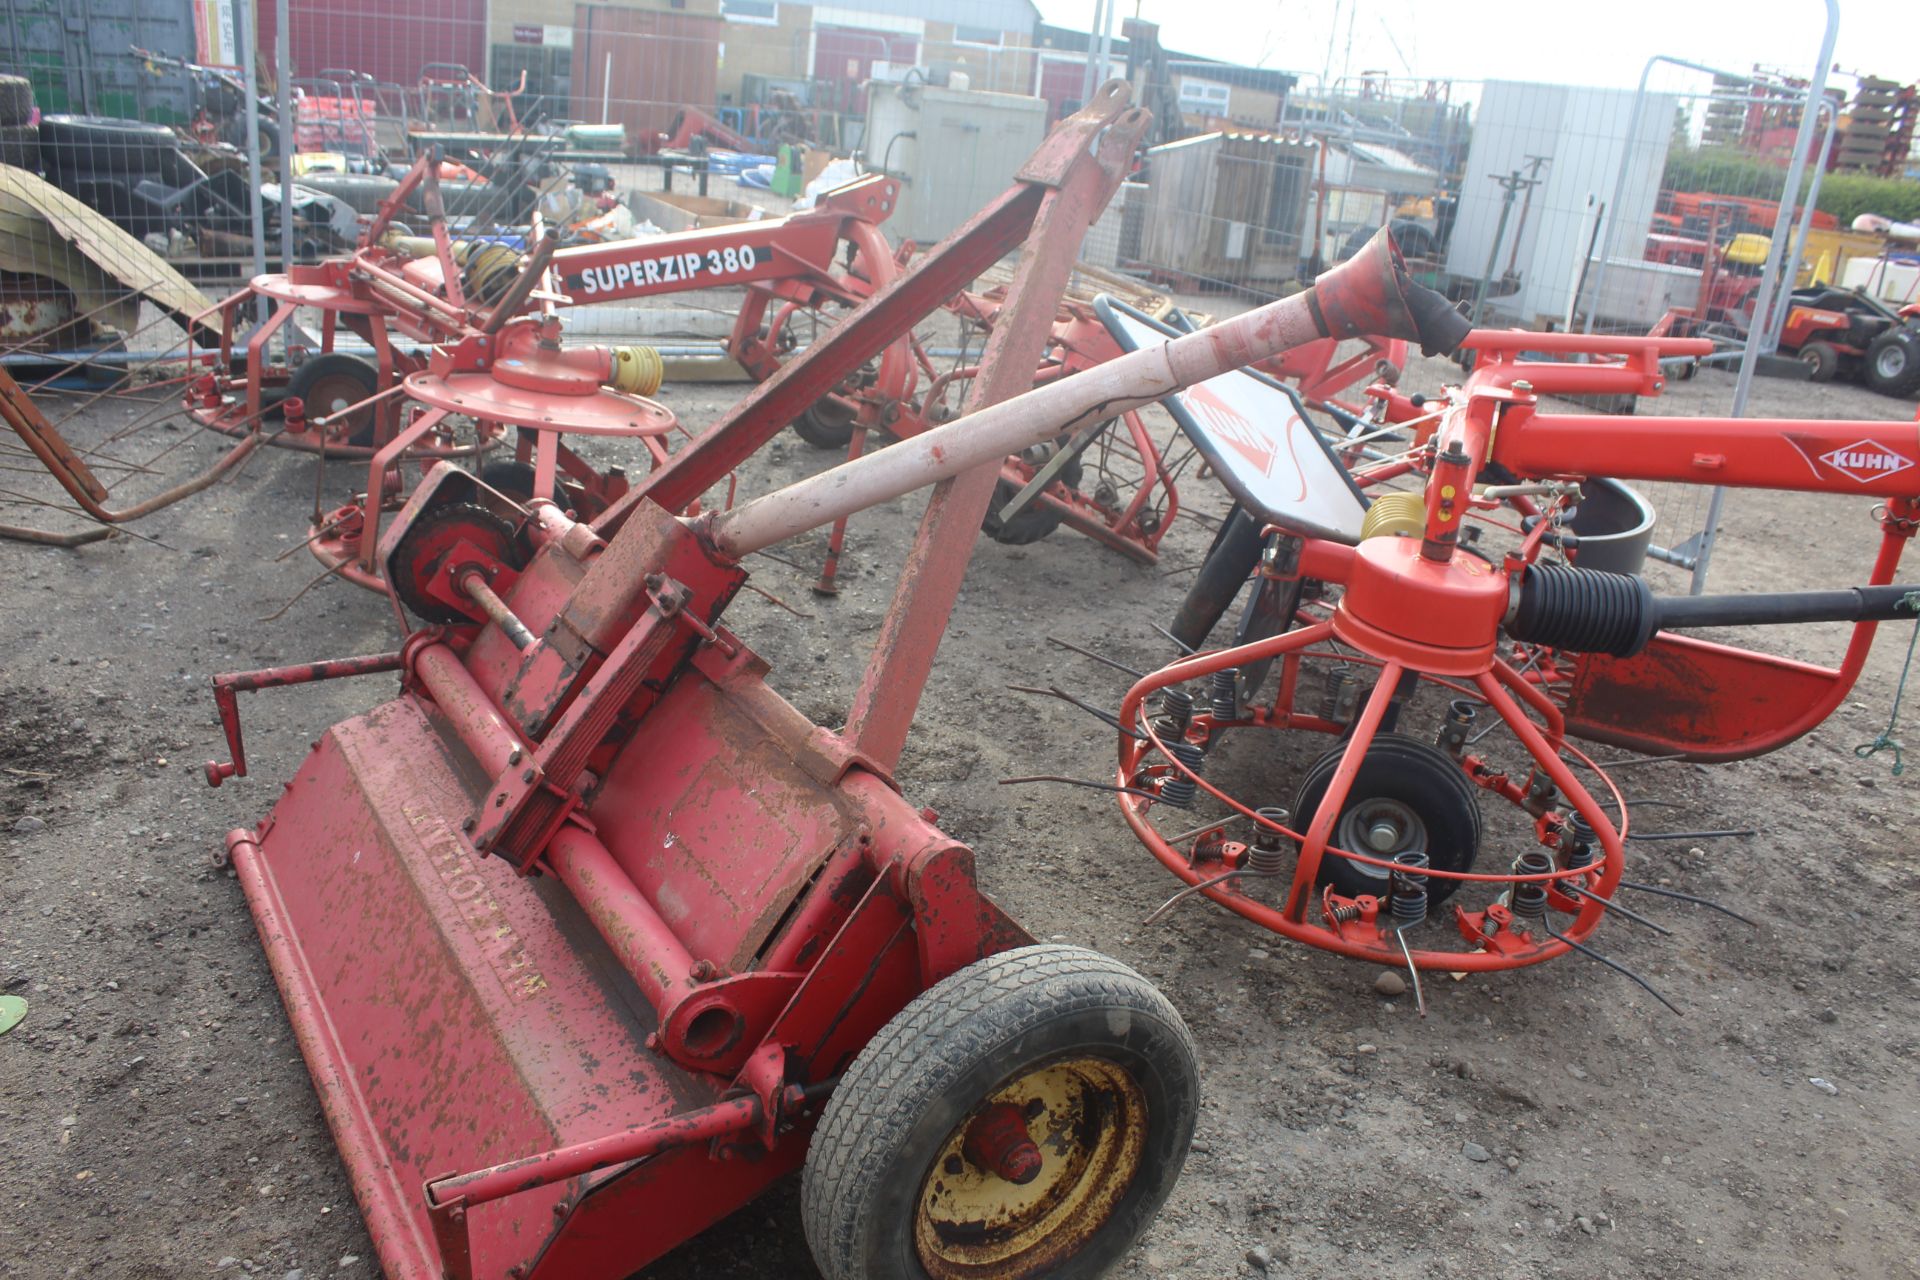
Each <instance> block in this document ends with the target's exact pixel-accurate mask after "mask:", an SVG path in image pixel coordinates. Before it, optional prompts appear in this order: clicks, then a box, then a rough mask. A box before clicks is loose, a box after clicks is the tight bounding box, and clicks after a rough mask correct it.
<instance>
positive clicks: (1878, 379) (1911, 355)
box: [1867, 329, 1920, 397]
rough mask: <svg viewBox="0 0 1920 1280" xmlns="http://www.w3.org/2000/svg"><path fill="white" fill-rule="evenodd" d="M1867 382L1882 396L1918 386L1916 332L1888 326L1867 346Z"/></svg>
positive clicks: (1919, 359) (1919, 360) (1919, 363)
mask: <svg viewBox="0 0 1920 1280" xmlns="http://www.w3.org/2000/svg"><path fill="white" fill-rule="evenodd" d="M1867 385H1868V386H1870V387H1872V388H1873V389H1874V390H1875V391H1878V392H1879V393H1880V394H1881V395H1883V396H1901V397H1905V396H1910V395H1912V394H1913V393H1914V392H1915V391H1916V390H1920V333H1916V332H1914V331H1913V330H1911V329H1892V330H1889V331H1888V332H1886V333H1883V334H1881V335H1880V336H1879V337H1877V338H1875V339H1874V340H1873V345H1872V346H1870V347H1868V348H1867Z"/></svg>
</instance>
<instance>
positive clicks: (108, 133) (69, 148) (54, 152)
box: [40, 115, 178, 174]
mask: <svg viewBox="0 0 1920 1280" xmlns="http://www.w3.org/2000/svg"><path fill="white" fill-rule="evenodd" d="M177 148H178V140H177V139H176V138H175V137H174V133H173V130H171V129H169V128H167V126H165V125H163V124H143V123H141V122H140V121H138V120H111V119H107V118H105V117H102V116H65V115H53V116H42V117H41V118H40V158H41V160H42V161H43V162H44V163H45V164H46V166H47V169H48V170H49V171H50V172H53V173H122V174H126V173H131V174H144V173H156V172H158V171H159V168H160V163H161V161H160V156H161V153H163V152H167V151H174V150H177Z"/></svg>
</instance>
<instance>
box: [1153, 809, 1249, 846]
mask: <svg viewBox="0 0 1920 1280" xmlns="http://www.w3.org/2000/svg"><path fill="white" fill-rule="evenodd" d="M1246 816H1247V815H1246V814H1244V813H1230V814H1228V815H1227V816H1226V817H1224V818H1220V819H1218V820H1217V821H1214V822H1203V823H1201V824H1200V825H1199V826H1197V827H1188V828H1187V829H1186V830H1185V831H1181V832H1177V833H1176V834H1174V835H1170V836H1161V837H1160V838H1161V839H1162V840H1165V841H1166V842H1167V843H1168V844H1179V843H1180V842H1181V841H1182V840H1191V839H1193V838H1194V837H1195V836H1203V835H1205V834H1207V832H1209V831H1213V830H1215V829H1224V828H1225V827H1226V826H1227V825H1228V824H1229V823H1233V822H1238V821H1239V820H1240V819H1242V818H1244V817H1246Z"/></svg>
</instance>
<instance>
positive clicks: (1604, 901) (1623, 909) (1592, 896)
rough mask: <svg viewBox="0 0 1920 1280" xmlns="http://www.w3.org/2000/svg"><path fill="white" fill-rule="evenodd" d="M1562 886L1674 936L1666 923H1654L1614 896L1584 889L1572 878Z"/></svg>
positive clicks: (1659, 931)
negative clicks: (1616, 900)
mask: <svg viewBox="0 0 1920 1280" xmlns="http://www.w3.org/2000/svg"><path fill="white" fill-rule="evenodd" d="M1560 887H1561V888H1562V889H1565V890H1566V891H1567V892H1568V893H1571V894H1574V895H1576V896H1577V897H1582V898H1586V899H1588V900H1589V901H1592V902H1597V903H1599V904H1600V905H1601V906H1603V907H1605V908H1606V909H1607V910H1609V911H1618V912H1619V913H1620V914H1621V915H1623V916H1625V917H1626V918H1627V919H1629V920H1631V921H1633V922H1634V923H1635V924H1641V925H1645V926H1646V927H1647V928H1649V929H1651V930H1653V931H1654V932H1655V933H1657V934H1659V935H1660V936H1661V937H1663V938H1671V937H1672V936H1673V930H1671V929H1669V928H1667V927H1665V926H1664V925H1660V924H1656V923H1654V922H1653V921H1652V920H1649V919H1647V918H1646V917H1645V916H1643V915H1641V914H1640V913H1639V912H1638V911H1635V910H1634V909H1633V908H1632V907H1629V906H1624V905H1622V904H1621V903H1618V902H1615V901H1614V900H1613V899H1612V898H1603V897H1601V896H1600V895H1599V894H1597V893H1594V892H1593V891H1592V890H1590V889H1582V888H1581V887H1580V886H1579V885H1577V884H1575V883H1573V882H1572V881H1571V880H1568V881H1563V882H1562V883H1561V885H1560Z"/></svg>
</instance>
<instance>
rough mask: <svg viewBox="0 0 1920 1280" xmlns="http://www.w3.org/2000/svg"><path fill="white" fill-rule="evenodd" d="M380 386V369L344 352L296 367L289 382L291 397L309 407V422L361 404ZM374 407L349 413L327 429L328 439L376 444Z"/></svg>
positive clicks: (370, 406)
mask: <svg viewBox="0 0 1920 1280" xmlns="http://www.w3.org/2000/svg"><path fill="white" fill-rule="evenodd" d="M379 389H380V371H379V370H378V369H376V368H375V367H374V366H373V365H372V364H371V363H370V362H368V361H366V360H362V359H361V358H360V357H359V356H350V355H347V354H345V353H344V352H340V351H330V352H328V353H326V354H325V355H317V356H313V357H311V358H309V359H308V360H307V362H306V363H305V364H303V365H301V366H300V367H299V368H298V369H296V370H294V373H293V377H292V379H291V380H289V381H288V383H287V397H288V398H289V399H293V398H295V397H298V398H299V400H300V401H301V403H302V404H303V405H304V406H305V408H306V415H307V421H308V422H312V421H313V420H314V419H315V418H325V417H329V416H331V415H333V414H336V413H340V412H342V411H343V410H345V409H348V408H350V407H352V406H353V405H356V404H359V403H360V402H361V401H363V400H365V399H367V397H369V396H371V395H372V394H373V393H374V392H375V391H377V390H379ZM373 427H374V409H373V406H372V405H367V406H365V407H364V408H361V409H358V410H356V411H355V412H353V413H351V414H348V415H347V416H346V418H345V419H343V420H342V421H339V422H335V423H332V424H331V425H329V426H328V428H327V438H328V439H330V440H335V441H340V442H343V443H346V444H355V445H370V444H372V443H373Z"/></svg>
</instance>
